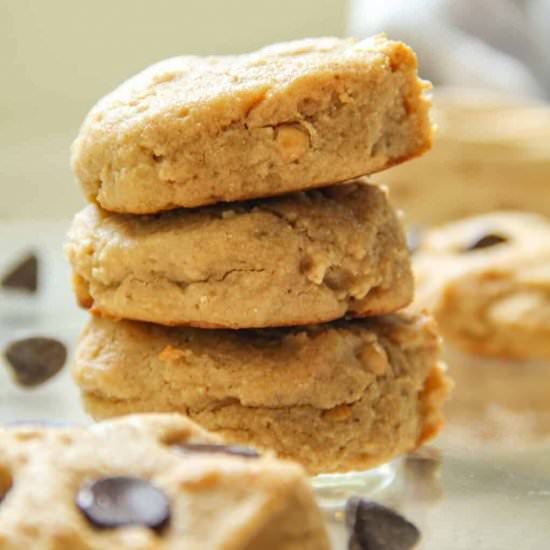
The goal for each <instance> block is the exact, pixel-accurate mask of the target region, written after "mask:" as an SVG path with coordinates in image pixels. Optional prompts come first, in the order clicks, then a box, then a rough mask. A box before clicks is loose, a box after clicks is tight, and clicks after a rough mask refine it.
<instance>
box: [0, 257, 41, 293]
mask: <svg viewBox="0 0 550 550" xmlns="http://www.w3.org/2000/svg"><path fill="white" fill-rule="evenodd" d="M0 284H1V286H2V287H3V288H9V289H17V290H26V291H28V292H36V290H37V288H38V258H37V257H36V256H35V255H34V254H28V255H27V256H25V257H24V258H23V259H22V260H20V261H19V262H18V263H17V265H15V266H14V267H12V269H11V270H10V271H8V273H6V274H5V275H4V277H2V281H0Z"/></svg>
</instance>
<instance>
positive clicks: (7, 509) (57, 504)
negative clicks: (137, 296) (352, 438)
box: [0, 414, 328, 550]
mask: <svg viewBox="0 0 550 550" xmlns="http://www.w3.org/2000/svg"><path fill="white" fill-rule="evenodd" d="M222 443H223V442H222V441H221V440H220V439H219V438H217V437H216V436H212V435H210V434H209V433H208V432H205V431H204V430H202V429H201V428H199V427H198V426H197V425H196V424H194V423H193V422H191V421H189V420H188V419H186V418H184V417H183V416H179V415H176V414H150V415H133V416H127V417H125V418H122V419H119V420H115V421H112V422H104V423H99V424H95V425H94V426H92V427H90V428H88V429H86V428H76V427H43V426H42V427H40V426H12V427H9V428H3V427H0V548H2V549H3V550H16V549H17V550H19V549H23V548H33V549H38V550H42V549H51V550H54V549H56V550H62V549H67V550H69V549H70V550H103V549H109V548H110V549H114V548H116V549H120V550H124V549H126V548H128V549H130V548H131V549H132V550H168V549H175V548H181V549H188V550H192V549H197V550H198V549H201V550H202V549H204V548H208V549H210V548H211V549H221V548H224V549H228V550H229V549H233V550H237V549H244V548H246V549H250V550H254V549H258V550H259V549H261V550H264V549H265V550H268V549H272V550H275V549H285V550H296V549H297V548H300V549H301V548H304V549H306V548H307V549H310V550H317V549H323V550H325V549H328V541H327V538H326V533H325V530H324V528H323V524H322V518H321V514H320V512H319V510H318V508H317V506H316V505H315V502H314V499H313V495H312V493H311V489H310V488H309V486H308V483H307V480H306V478H305V475H304V472H303V470H302V469H301V468H300V467H299V466H297V465H295V464H292V463H290V462H285V461H280V460H276V459H274V458H273V457H271V456H269V455H263V456H259V455H258V454H257V453H256V452H254V450H253V449H249V448H245V447H237V446H228V445H223V444H222Z"/></svg>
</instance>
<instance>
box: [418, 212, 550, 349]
mask: <svg viewBox="0 0 550 550" xmlns="http://www.w3.org/2000/svg"><path fill="white" fill-rule="evenodd" d="M413 258H414V270H415V276H416V278H417V297H416V299H415V306H416V307H420V308H423V307H425V308H428V309H430V310H431V311H433V313H434V315H435V317H436V319H437V322H438V326H439V328H440V330H441V333H442V335H443V336H444V338H445V339H446V340H447V341H448V342H449V343H451V344H454V345H456V346H458V347H459V348H461V349H462V350H465V351H467V352H472V353H477V354H483V355H490V356H496V357H502V358H511V359H512V358H515V359H530V358H545V359H548V358H550V222H549V221H548V219H547V218H544V217H542V216H538V215H535V214H526V213H525V214H524V213H518V212H497V213H493V214H487V215H484V216H477V217H472V218H468V219H466V220H463V221H460V222H456V223H452V224H448V225H446V226H442V227H440V228H436V229H433V230H431V231H427V232H426V233H425V234H424V236H423V237H422V239H421V242H420V245H419V248H418V250H417V251H416V253H415V254H414V256H413Z"/></svg>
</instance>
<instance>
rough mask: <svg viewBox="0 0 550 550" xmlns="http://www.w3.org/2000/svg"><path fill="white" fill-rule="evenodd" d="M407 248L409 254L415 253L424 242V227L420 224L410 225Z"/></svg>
mask: <svg viewBox="0 0 550 550" xmlns="http://www.w3.org/2000/svg"><path fill="white" fill-rule="evenodd" d="M406 237H407V248H408V249H409V254H414V253H415V252H416V251H417V250H418V249H419V247H420V243H421V242H422V229H421V227H419V226H418V225H409V227H407V233H406Z"/></svg>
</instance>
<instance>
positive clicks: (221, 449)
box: [175, 443, 260, 458]
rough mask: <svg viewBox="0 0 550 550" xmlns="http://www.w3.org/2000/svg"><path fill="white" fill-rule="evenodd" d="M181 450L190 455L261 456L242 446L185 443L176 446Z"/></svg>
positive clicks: (253, 450)
mask: <svg viewBox="0 0 550 550" xmlns="http://www.w3.org/2000/svg"><path fill="white" fill-rule="evenodd" d="M175 447H176V448H177V449H179V450H183V451H186V452H189V453H222V454H228V455H237V456H244V457H245V458H258V457H259V456H260V455H259V454H258V452H257V451H256V450H255V449H252V448H251V447H242V446H240V445H214V444H213V443H185V444H183V445H175Z"/></svg>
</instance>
